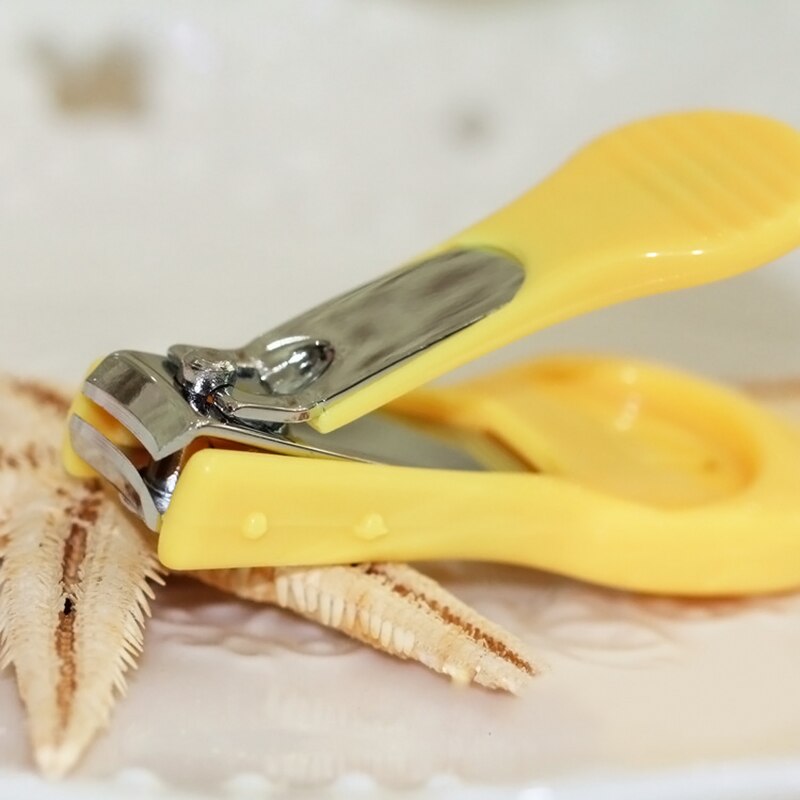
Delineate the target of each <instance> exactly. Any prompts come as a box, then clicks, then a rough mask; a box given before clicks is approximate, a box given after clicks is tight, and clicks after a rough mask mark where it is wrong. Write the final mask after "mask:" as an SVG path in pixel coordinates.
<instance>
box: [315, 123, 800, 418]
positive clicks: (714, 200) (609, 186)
mask: <svg viewBox="0 0 800 800" xmlns="http://www.w3.org/2000/svg"><path fill="white" fill-rule="evenodd" d="M799 221H800V133H798V132H797V131H795V130H794V129H793V128H791V127H789V126H787V125H785V124H783V123H780V122H776V121H774V120H771V119H767V118H764V117H758V116H751V115H746V114H734V113H726V112H712V111H699V112H691V113H684V114H673V115H667V116H662V117H656V118H652V119H647V120H644V121H642V122H636V123H633V124H631V125H627V126H625V127H622V128H620V129H618V130H616V131H613V132H611V133H609V134H607V135H605V136H602V137H600V138H599V139H597V140H596V141H594V142H593V143H592V144H590V145H588V146H587V147H585V148H584V149H583V150H581V151H579V152H578V153H577V154H576V155H575V156H573V158H572V159H570V160H569V161H568V162H567V163H566V164H565V165H564V166H563V167H561V169H559V170H558V171H557V172H556V173H554V174H553V175H551V176H550V177H549V178H548V179H547V180H545V181H544V182H543V183H542V184H540V185H539V186H537V187H536V188H534V189H532V190H531V191H529V192H528V193H527V194H525V195H523V196H522V197H520V198H519V199H518V200H516V201H515V202H513V203H511V204H510V205H509V206H506V207H505V208H504V209H502V210H501V211H498V212H497V213H496V214H493V215H492V216H490V217H489V218H487V219H485V220H484V221H482V222H480V223H478V224H477V225H474V226H473V227H471V228H469V229H468V230H466V231H465V232H464V233H462V234H460V235H458V236H455V237H453V238H452V239H451V240H449V241H447V242H445V243H444V244H443V245H442V247H441V248H439V250H446V249H448V248H452V247H489V248H496V249H499V250H502V251H505V252H506V253H508V254H510V255H512V256H514V257H515V258H517V259H518V260H519V261H520V262H521V263H522V265H523V266H524V269H525V271H526V276H527V277H526V280H525V283H524V284H523V286H522V288H521V289H520V290H519V292H518V293H517V295H516V297H515V298H514V299H513V300H512V301H511V302H510V303H509V304H508V305H506V306H504V307H503V308H501V309H500V310H498V311H496V312H495V313H493V314H491V315H490V316H489V317H487V318H486V319H484V320H482V321H480V322H478V323H476V324H475V325H472V326H470V327H469V328H467V329H465V330H464V331H462V332H460V333H457V334H455V335H453V336H450V337H449V338H448V339H446V340H445V341H443V342H441V343H440V344H438V345H436V346H434V347H432V348H430V349H429V350H428V351H426V352H425V353H423V354H421V355H420V356H419V357H417V358H415V359H413V360H411V361H410V362H409V363H407V364H405V365H403V366H400V367H398V368H397V369H396V370H394V371H391V372H389V373H387V374H386V375H385V376H384V377H382V378H379V379H378V380H376V381H374V382H373V383H371V384H370V385H369V386H366V387H365V388H364V389H363V390H361V391H359V392H355V393H353V394H352V395H350V396H343V397H342V398H341V399H339V400H334V401H332V402H331V403H330V405H329V406H328V407H327V408H326V409H325V410H324V411H323V412H322V413H321V415H320V416H319V417H318V418H317V419H316V420H314V421H313V423H312V424H314V426H315V427H317V428H318V429H319V430H321V431H323V432H325V431H330V430H334V429H335V428H338V427H339V426H341V425H343V424H345V423H347V422H351V421H352V420H353V419H356V418H358V417H360V416H362V415H363V414H365V413H367V412H368V411H371V410H373V409H375V408H378V407H380V406H382V405H384V404H386V403H387V402H388V401H390V400H391V399H393V398H395V397H399V396H400V395H403V394H406V393H407V392H409V391H410V390H411V389H414V388H416V387H418V386H421V385H422V384H424V383H428V382H429V381H430V380H432V379H433V378H435V377H438V376H439V375H441V374H443V373H445V372H447V371H449V370H451V369H453V368H455V367H457V366H459V365H461V364H463V363H466V362H468V361H470V360H472V359H474V358H476V357H478V356H480V355H482V354H484V353H487V352H489V351H491V350H494V349H496V348H498V347H500V346H502V345H504V344H507V343H509V342H511V341H513V340H515V339H517V338H520V337H522V336H525V335H527V334H529V333H532V332H533V331H536V330H539V329H541V328H544V327H546V326H548V325H552V324H553V323H555V322H558V321H560V320H563V319H566V318H568V317H572V316H575V315H577V314H581V313H584V312H586V311H589V310H592V309H595V308H599V307H602V306H606V305H610V304H613V303H617V302H620V301H623V300H628V299H631V298H634V297H641V296H644V295H649V294H655V293H658V292H664V291H668V290H671V289H679V288H683V287H688V286H693V285H697V284H702V283H706V282H709V281H714V280H718V279H721V278H725V277H728V276H731V275H734V274H736V273H739V272H742V271H744V270H748V269H752V268H754V267H757V266H760V265H762V264H764V263H766V262H768V261H770V260H772V259H774V258H777V257H778V256H780V255H782V254H783V253H786V252H787V251H789V250H791V249H792V248H793V247H796V246H797V245H798V244H800V222H799Z"/></svg>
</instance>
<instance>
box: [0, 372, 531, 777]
mask: <svg viewBox="0 0 800 800" xmlns="http://www.w3.org/2000/svg"><path fill="white" fill-rule="evenodd" d="M66 411H67V399H66V397H65V396H64V395H62V394H61V393H60V392H58V391H57V390H54V389H52V388H50V387H47V386H45V385H42V384H39V383H36V382H27V381H21V380H14V379H11V378H9V379H6V380H5V381H3V382H2V384H0V555H2V564H1V565H0V636H1V637H2V639H0V641H1V642H2V651H1V652H2V658H3V662H4V664H8V665H12V666H13V668H14V670H15V673H16V678H17V684H18V687H19V692H20V696H21V698H22V701H23V703H24V705H25V708H26V710H27V716H28V727H29V733H30V741H31V745H32V748H33V753H34V758H35V760H36V762H37V764H38V765H39V767H40V769H41V770H42V771H43V772H45V773H46V774H48V775H50V776H54V777H57V776H60V775H63V774H64V773H65V772H67V771H68V770H69V769H71V768H72V767H73V766H74V765H75V764H76V763H77V761H78V760H79V758H80V756H81V755H82V753H83V752H84V751H85V749H86V747H87V746H88V745H89V743H90V742H91V740H92V739H93V738H94V736H95V735H96V734H97V733H98V731H100V730H101V729H102V728H103V727H105V726H106V725H107V723H108V720H109V717H110V714H111V710H112V708H113V704H114V701H115V699H116V696H117V695H118V694H119V693H120V692H122V691H124V688H125V672H126V670H127V669H128V668H129V667H131V666H134V665H135V658H136V656H137V655H138V654H139V653H140V652H141V649H142V645H143V629H144V624H145V618H146V615H147V612H148V599H150V598H152V597H153V588H152V587H153V584H158V583H160V582H162V581H163V576H164V570H162V569H161V567H160V565H159V563H158V560H157V557H156V555H155V550H154V537H153V536H152V535H151V534H150V533H149V532H147V531H145V530H144V529H143V527H142V526H140V525H139V523H138V522H137V521H135V520H133V519H132V518H131V517H130V515H128V514H127V513H126V512H125V511H123V509H122V508H121V507H120V506H119V505H118V503H117V501H116V499H115V498H114V497H113V496H112V495H111V494H109V493H107V492H106V491H105V490H104V489H103V487H102V485H101V483H100V482H99V481H95V480H89V481H79V480H75V479H72V478H70V477H68V476H67V475H66V474H65V473H64V472H63V470H62V469H61V465H60V460H59V447H60V440H61V437H62V435H63V422H64V416H65V414H66ZM194 577H195V578H197V579H199V580H201V581H202V582H204V583H206V584H210V585H213V586H214V587H216V588H219V589H222V590H223V591H227V592H229V593H231V594H232V595H235V596H238V597H241V598H244V599H247V600H252V601H257V602H266V603H272V604H275V605H277V606H280V607H282V608H286V609H289V610H291V611H294V612H296V613H298V614H300V615H302V616H304V617H307V618H309V619H312V620H314V621H316V622H319V623H321V624H322V625H326V626H329V627H331V628H334V629H336V630H339V631H341V632H343V633H345V634H347V635H349V636H352V637H353V638H355V639H358V640H359V641H362V642H365V643H367V644H369V645H371V646H373V647H375V648H377V649H379V650H383V651H385V652H387V653H389V654H391V655H394V656H398V657H400V658H407V659H413V660H416V661H419V662H421V663H422V664H424V665H426V666H428V667H430V668H431V669H433V670H436V671H437V672H441V673H443V674H445V675H449V676H450V677H451V678H452V679H453V680H454V681H456V682H459V683H470V682H475V683H478V684H481V685H483V686H486V687H488V688H492V689H503V690H506V691H511V692H517V691H519V690H520V689H522V688H523V687H524V685H525V684H526V683H527V682H528V680H529V679H530V678H531V677H532V676H533V675H534V674H535V673H536V671H537V669H536V667H535V665H534V662H533V661H532V659H531V658H530V656H529V655H527V653H526V649H525V646H524V645H523V644H522V642H520V641H518V640H517V639H516V638H515V637H514V636H512V635H511V634H510V633H508V632H506V631H504V630H503V629H502V628H500V627H499V626H496V625H494V624H492V623H491V622H489V621H488V620H486V619H484V618H483V617H481V616H480V615H479V614H478V613H477V612H475V611H473V610H472V609H470V608H469V607H468V606H466V605H465V604H464V603H461V602H460V601H459V600H457V599H456V598H455V597H453V596H452V595H451V594H450V593H449V592H447V591H446V590H445V589H443V588H442V587H441V586H439V585H438V584H437V583H436V582H435V581H433V580H431V579H430V578H427V577H425V576H424V575H422V574H421V573H419V572H417V571H416V570H414V569H412V568H411V567H409V566H406V565H402V564H359V565H354V566H342V567H324V568H319V567H315V568H292V569H270V568H262V569H252V570H244V569H241V570H218V571H205V572H202V573H196V574H194Z"/></svg>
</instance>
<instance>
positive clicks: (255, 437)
mask: <svg viewBox="0 0 800 800" xmlns="http://www.w3.org/2000/svg"><path fill="white" fill-rule="evenodd" d="M523 278H524V273H523V270H522V269H521V267H520V265H519V264H518V263H517V262H516V261H513V260H512V259H510V258H508V257H506V256H504V255H501V254H499V253H494V252H490V251H484V250H453V251H448V252H446V253H444V254H442V255H439V256H436V257H434V258H429V259H425V260H423V261H420V262H419V263H417V264H416V265H413V266H411V267H408V268H405V269H401V270H399V271H397V272H394V273H391V274H390V275H387V276H385V277H383V278H380V279H378V280H377V281H373V282H372V283H369V284H366V285H364V286H362V287H360V288H358V289H355V290H353V291H351V292H348V293H347V294H344V295H341V296H339V297H337V298H334V299H333V300H331V301H329V302H327V303H324V304H322V305H320V306H318V307H317V308H315V309H312V310H311V311H309V312H307V313H305V314H302V315H301V316H299V317H296V318H295V319H294V320H291V321H290V322H287V323H285V324H283V325H281V326H279V327H278V328H275V329H273V330H272V331H270V332H269V333H266V334H264V335H263V336H260V337H258V338H257V339H254V340H253V341H252V342H251V343H250V344H248V345H246V346H245V347H244V348H242V349H240V350H236V351H232V350H216V349H213V348H208V347H194V346H189V345H174V346H172V347H171V348H170V349H169V354H168V356H167V357H162V356H158V355H153V354H151V353H139V352H133V351H128V350H122V351H118V352H116V353H112V354H111V355H109V356H108V357H107V358H105V359H104V360H103V361H102V362H101V363H100V364H99V365H98V366H97V368H96V369H95V370H94V371H93V372H92V373H91V375H89V377H88V378H87V380H86V382H85V384H84V389H83V391H84V394H85V395H86V396H87V397H88V398H89V399H90V400H93V401H94V402H95V403H97V404H98V405H99V406H101V407H102V408H104V409H105V410H106V411H107V412H108V413H110V414H111V415H112V416H113V417H114V418H115V419H116V420H118V421H119V422H120V423H121V424H122V425H123V426H125V427H126V428H127V429H128V430H129V431H130V432H131V433H132V434H133V436H134V437H135V438H136V439H137V440H138V441H139V442H141V444H142V447H143V448H144V450H145V451H146V452H147V453H148V455H149V458H147V459H145V463H134V462H133V461H132V460H131V459H132V455H131V453H127V452H124V451H122V450H120V449H119V448H117V447H115V446H114V445H113V444H112V443H111V442H108V441H106V440H105V439H104V438H103V437H102V436H101V434H99V432H97V431H96V430H95V429H94V428H92V427H91V426H89V425H87V424H86V423H85V422H83V421H82V420H79V419H77V418H73V420H72V421H71V425H70V430H71V431H72V437H73V445H74V447H75V449H76V451H77V452H78V454H79V455H80V456H81V457H82V458H84V460H85V461H86V462H87V463H89V464H91V465H92V466H94V467H95V468H96V469H97V471H98V472H99V473H100V474H102V475H104V476H105V477H107V478H108V479H109V480H110V481H111V482H112V483H113V484H114V485H115V486H116V487H117V488H118V489H119V491H120V494H121V495H122V496H123V499H125V501H126V503H127V504H128V505H129V506H130V507H131V509H132V510H134V511H135V512H136V513H137V514H139V516H140V517H142V519H144V521H145V522H146V523H147V524H148V526H149V527H151V528H152V529H153V530H157V529H158V527H159V524H160V515H161V514H162V513H164V511H165V510H166V509H167V507H168V505H169V502H170V499H171V497H172V492H173V491H174V488H175V485H176V483H177V480H178V477H179V475H180V470H181V466H182V464H183V462H184V460H185V455H186V448H187V447H189V446H190V445H191V444H192V442H194V441H195V440H196V439H197V438H198V437H201V436H202V437H209V438H216V439H224V440H227V441H230V442H236V443H238V444H240V445H244V446H246V447H250V448H256V449H259V450H265V451H268V452H271V453H278V454H283V455H302V456H316V457H323V458H345V459H349V460H357V461H378V462H383V463H389V464H398V465H407V466H420V467H434V468H439V469H483V468H485V467H484V466H483V465H482V464H481V462H480V461H479V460H477V459H475V458H474V457H472V456H471V455H470V454H469V453H468V452H467V451H466V450H465V449H464V448H463V447H460V446H458V445H456V444H453V443H448V442H446V441H443V440H442V439H441V437H437V436H436V435H435V434H434V435H432V434H431V433H430V432H424V431H422V430H420V429H418V428H415V427H413V426H411V425H409V424H407V423H403V422H401V421H399V420H393V419H392V418H390V417H388V416H386V415H381V414H374V415H369V416H368V417H367V418H366V419H364V420H360V421H357V422H355V423H352V424H351V425H349V426H346V427H345V429H344V430H342V431H339V432H334V433H332V434H327V435H325V436H322V435H321V434H319V433H317V432H316V431H314V430H313V429H312V428H311V427H309V426H308V425H305V424H302V422H303V421H304V420H306V419H308V418H310V417H312V416H313V414H314V413H315V411H316V410H318V409H319V408H321V407H322V406H323V405H324V403H325V402H327V401H328V400H331V399H332V398H335V397H338V396H340V395H342V394H344V393H346V392H349V391H352V390H353V389H355V388H357V387H359V386H361V385H363V384H365V383H367V382H369V381H370V380H374V379H375V378H376V377H378V376H380V375H382V374H384V373H385V372H386V371H387V370H390V369H392V368H393V367H396V366H397V365H398V364H401V363H403V362H405V361H407V360H408V359H410V358H413V356H414V355H416V354H418V353H420V352H423V351H424V350H426V349H427V348H429V347H431V346H433V345H435V344H436V343H437V342H440V341H441V340H442V339H444V338H446V337H447V336H450V335H452V334H453V333H456V332H457V331H459V330H462V329H464V328H465V327H467V326H469V325H471V324H472V323H474V322H476V321H478V320H480V319H482V318H483V317H485V316H486V315H487V314H490V313H491V312H492V311H495V310H497V309H498V308H500V307H502V306H503V305H505V304H506V303H507V302H509V301H510V300H511V299H512V298H513V297H514V295H515V294H516V292H517V291H518V289H519V287H520V286H521V285H522V281H523ZM290 422H291V423H293V424H291V425H290V424H288V423H290ZM134 455H136V454H134ZM136 457H137V458H138V455H137V456H136Z"/></svg>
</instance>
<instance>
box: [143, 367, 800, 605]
mask: <svg viewBox="0 0 800 800" xmlns="http://www.w3.org/2000/svg"><path fill="white" fill-rule="evenodd" d="M395 410H396V411H397V412H401V413H403V414H405V415H407V416H414V417H417V418H419V419H421V420H424V421H427V422H435V423H438V424H440V425H442V426H443V427H447V428H449V429H450V430H454V429H462V430H471V431H479V432H481V434H482V435H484V436H486V437H489V438H491V439H493V440H496V441H499V442H501V443H502V444H504V445H505V446H506V447H508V448H509V449H511V450H513V451H514V453H515V455H516V456H517V457H518V458H519V459H521V460H522V461H524V462H525V463H527V464H529V465H530V467H531V470H532V471H531V472H489V473H480V472H478V473H468V472H448V471H441V470H422V469H411V468H402V467H392V466H384V465H374V464H358V463H349V462H348V463H343V462H339V461H328V460H323V459H302V458H291V457H285V456H275V455H268V454H263V453H251V452H234V451H225V450H202V451H200V452H199V453H197V454H195V455H193V456H192V457H191V458H190V459H189V461H188V463H187V465H186V466H185V468H184V471H183V473H182V475H181V478H180V480H179V482H178V486H177V489H176V491H175V494H174V497H173V499H172V501H171V503H170V506H169V509H168V510H167V513H166V515H165V518H164V522H163V526H162V530H161V534H160V539H159V556H160V558H161V560H162V561H163V562H164V563H165V564H166V565H167V566H168V567H170V568H173V569H195V568H215V567H241V566H258V565H285V564H325V563H339V562H345V563H349V562H360V561H373V560H389V561H393V560H402V561H406V560H417V559H438V558H466V559H481V560H484V559H485V560H493V561H505V562H512V563H516V564H525V565H529V566H532V567H539V568H542V569H545V570H550V571H553V572H558V573H562V574H565V575H571V576H574V577H576V578H582V579H585V580H588V581H593V582H596V583H601V584H607V585H610V586H616V587H622V588H627V589H633V590H639V591H644V592H659V593H661V592H663V593H674V594H682V595H729V594H750V593H759V592H772V591H777V590H783V589H789V588H793V587H797V586H800V469H798V465H800V432H798V431H797V430H795V429H794V428H792V427H790V426H789V425H788V424H786V423H784V422H782V421H781V420H778V419H777V418H774V417H773V416H771V415H770V414H768V413H766V412H765V411H763V410H762V409H760V408H759V407H758V406H756V405H755V404H753V403H752V402H750V401H749V400H747V399H746V398H744V397H743V396H740V395H739V394H737V393H735V392H733V391H729V390H726V389H723V388H721V387H717V386H715V385H713V384H709V383H706V382H703V381H700V380H698V379H695V378H691V377H688V376H685V375H682V374H680V373H677V372H674V371H670V370H667V369H663V368H658V367H654V366H647V365H644V364H641V363H636V362H631V361H626V360H614V359H604V358H588V357H583V358H579V357H571V358H559V359H550V360H547V361H543V362H540V363H537V364H533V365H523V366H520V367H516V368H514V369H512V370H509V371H507V372H504V373H500V374H495V375H491V376H489V377H486V378H483V379H480V380H477V381H473V382H471V383H469V384H466V385H464V386H461V387H457V388H448V389H438V390H426V391H419V392H415V393H413V394H411V395H409V396H408V397H406V398H404V399H403V400H402V401H400V402H399V403H397V404H395ZM533 470H538V472H534V471H533Z"/></svg>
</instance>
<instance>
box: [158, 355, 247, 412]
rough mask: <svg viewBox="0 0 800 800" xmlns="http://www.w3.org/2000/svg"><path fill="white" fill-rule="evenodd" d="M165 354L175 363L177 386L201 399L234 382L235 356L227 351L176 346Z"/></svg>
mask: <svg viewBox="0 0 800 800" xmlns="http://www.w3.org/2000/svg"><path fill="white" fill-rule="evenodd" d="M168 355H169V358H170V360H172V361H177V366H178V370H177V373H176V376H175V377H176V378H177V380H178V383H180V384H181V386H183V388H184V389H185V390H186V391H187V392H189V393H190V394H192V395H194V396H195V397H197V398H198V399H200V400H202V399H203V398H206V397H208V395H210V394H211V393H212V392H215V391H217V389H221V388H222V387H223V386H228V385H230V384H231V383H233V382H234V381H235V380H236V372H237V364H236V356H235V354H234V353H232V352H230V351H229V350H216V349H213V348H211V347H192V346H190V345H180V344H179V345H173V346H172V347H170V349H169V354H168Z"/></svg>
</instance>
